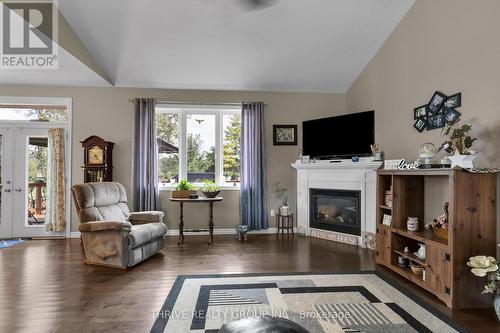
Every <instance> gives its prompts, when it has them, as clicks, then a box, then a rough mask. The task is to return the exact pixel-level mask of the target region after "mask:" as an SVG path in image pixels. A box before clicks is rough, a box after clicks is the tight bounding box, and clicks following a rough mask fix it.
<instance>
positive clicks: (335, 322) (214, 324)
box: [151, 271, 467, 333]
mask: <svg viewBox="0 0 500 333" xmlns="http://www.w3.org/2000/svg"><path fill="white" fill-rule="evenodd" d="M156 315H157V316H156V321H155V323H154V325H153V327H152V329H151V332H152V333H160V332H167V333H169V332H176V333H181V332H197V333H202V332H203V333H215V332H218V330H219V329H220V328H221V326H222V325H224V324H225V323H227V322H231V321H234V320H238V319H241V318H248V317H262V316H273V317H281V318H287V319H290V320H292V321H294V322H296V323H298V324H299V325H301V326H302V327H304V328H306V329H307V330H309V332H311V333H329V332H367V333H368V332H377V333H379V332H380V333H390V332H394V333H406V332H408V333H409V332H440V333H445V332H467V331H466V330H465V329H464V328H463V327H461V326H460V325H459V324H457V323H456V322H453V321H451V319H449V318H448V317H447V316H445V315H444V314H442V313H440V312H438V311H436V310H435V309H433V308H432V307H430V306H429V305H426V304H425V303H423V302H422V301H420V300H419V299H418V298H416V297H414V296H412V295H410V294H409V293H408V292H406V291H404V290H403V289H401V288H399V287H398V286H397V285H396V284H395V283H394V282H393V281H389V280H388V279H387V278H386V277H384V276H382V275H380V274H379V273H377V272H373V271H370V272H356V273H290V274H241V275H240V274H238V275H190V276H179V277H177V280H176V281H175V283H174V285H173V287H172V289H171V291H170V293H169V295H168V297H167V299H166V301H165V303H164V305H163V307H162V308H161V309H159V311H158V313H157V314H156Z"/></svg>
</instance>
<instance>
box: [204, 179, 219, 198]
mask: <svg viewBox="0 0 500 333" xmlns="http://www.w3.org/2000/svg"><path fill="white" fill-rule="evenodd" d="M201 193H203V195H204V196H206V197H207V198H215V197H216V196H217V195H218V194H219V193H220V188H219V186H217V184H215V182H214V181H211V180H208V179H205V180H204V181H203V187H202V188H201Z"/></svg>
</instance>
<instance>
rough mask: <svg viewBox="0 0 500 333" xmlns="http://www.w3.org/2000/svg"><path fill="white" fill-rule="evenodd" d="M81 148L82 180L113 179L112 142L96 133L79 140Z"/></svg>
mask: <svg viewBox="0 0 500 333" xmlns="http://www.w3.org/2000/svg"><path fill="white" fill-rule="evenodd" d="M81 144H82V148H83V166H82V168H83V181H84V183H91V182H111V181H113V147H114V145H115V144H114V143H113V142H110V141H106V140H104V139H102V138H100V137H98V136H96V135H92V136H89V137H88V138H86V139H85V140H83V141H81Z"/></svg>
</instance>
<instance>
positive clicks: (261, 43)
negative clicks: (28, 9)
mask: <svg viewBox="0 0 500 333" xmlns="http://www.w3.org/2000/svg"><path fill="white" fill-rule="evenodd" d="M413 3H414V0H276V1H275V4H274V5H273V6H269V7H265V8H261V9H255V8H254V9H251V8H248V7H244V6H241V0H162V1H159V0H106V1H102V0H85V1H82V0H59V7H60V11H61V13H62V15H63V16H64V18H65V19H66V21H67V22H68V23H69V25H70V26H71V28H72V30H73V31H74V33H75V35H76V39H79V40H80V41H81V43H82V45H83V46H84V47H85V48H86V49H87V50H88V52H89V54H90V55H91V56H92V57H93V59H94V60H95V63H96V64H97V66H98V67H99V70H98V71H97V74H96V66H90V65H89V64H88V63H85V62H84V61H83V63H78V62H79V60H80V61H81V59H82V57H80V56H79V54H77V51H75V50H71V51H70V52H67V53H68V54H65V53H64V52H63V54H64V55H65V56H66V58H65V59H66V60H65V61H64V66H63V65H62V66H60V69H59V70H56V71H51V72H48V73H42V74H40V73H38V72H35V71H33V72H31V71H26V70H24V71H20V73H10V74H9V75H5V73H1V72H0V83H25V84H31V83H33V84H42V83H45V84H58V85H66V84H67V85H80V84H81V85H103V84H109V83H110V84H112V85H115V86H120V87H130V86H133V87H154V88H175V89H225V90H265V91H314V92H340V93H342V92H345V91H346V90H347V89H348V88H349V87H350V85H351V84H352V82H353V81H354V80H355V79H356V77H357V76H358V75H359V74H360V72H361V71H362V70H363V68H364V67H365V66H366V65H367V64H368V62H369V61H370V59H371V58H372V57H373V56H374V54H375V53H376V52H377V50H378V49H379V48H380V47H381V46H382V44H383V43H384V41H385V40H386V39H387V37H388V36H389V35H390V34H391V32H392V31H393V30H394V28H395V27H396V25H397V24H398V23H399V21H400V20H401V18H402V17H403V16H404V15H405V14H406V12H407V11H408V10H409V8H410V7H411V6H412V4H413ZM62 47H64V45H62ZM40 75H43V76H44V77H45V80H43V82H40V81H42V80H41V79H40ZM106 80H107V81H108V82H109V83H107V82H106Z"/></svg>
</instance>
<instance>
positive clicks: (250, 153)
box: [240, 102, 268, 230]
mask: <svg viewBox="0 0 500 333" xmlns="http://www.w3.org/2000/svg"><path fill="white" fill-rule="evenodd" d="M264 137H265V132H264V103H263V102H253V103H243V104H242V110H241V170H240V173H241V175H240V179H241V181H240V209H241V214H240V224H241V225H246V226H248V229H249V230H261V229H267V228H268V221H267V208H266V170H265V168H266V161H265V147H264Z"/></svg>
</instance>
